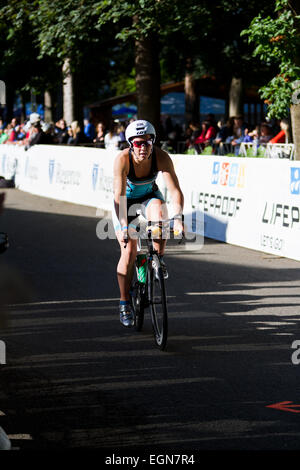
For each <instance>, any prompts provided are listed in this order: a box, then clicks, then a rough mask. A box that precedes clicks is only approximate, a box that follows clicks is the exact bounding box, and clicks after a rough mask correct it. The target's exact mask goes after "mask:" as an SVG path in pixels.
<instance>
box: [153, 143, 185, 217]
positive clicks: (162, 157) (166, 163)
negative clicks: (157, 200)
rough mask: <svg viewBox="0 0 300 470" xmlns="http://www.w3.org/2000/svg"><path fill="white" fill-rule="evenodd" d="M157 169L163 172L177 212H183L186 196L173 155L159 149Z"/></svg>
mask: <svg viewBox="0 0 300 470" xmlns="http://www.w3.org/2000/svg"><path fill="white" fill-rule="evenodd" d="M157 169H158V170H159V171H161V172H162V174H163V178H164V180H165V183H166V186H167V189H168V191H169V193H170V196H171V199H172V205H173V209H174V213H175V214H182V213H183V206H184V197H183V193H182V191H181V189H180V185H179V181H178V178H177V175H176V173H175V170H174V165H173V162H172V159H171V157H170V156H169V155H168V154H167V152H165V151H164V150H161V149H157Z"/></svg>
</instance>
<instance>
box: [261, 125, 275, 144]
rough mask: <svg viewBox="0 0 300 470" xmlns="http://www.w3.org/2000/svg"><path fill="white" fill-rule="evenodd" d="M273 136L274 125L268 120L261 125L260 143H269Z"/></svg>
mask: <svg viewBox="0 0 300 470" xmlns="http://www.w3.org/2000/svg"><path fill="white" fill-rule="evenodd" d="M272 137H273V133H272V127H271V125H270V124H268V123H267V122H263V123H262V124H261V125H260V136H259V144H267V143H268V142H269V141H270V140H271V139H272Z"/></svg>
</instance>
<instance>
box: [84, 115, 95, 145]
mask: <svg viewBox="0 0 300 470" xmlns="http://www.w3.org/2000/svg"><path fill="white" fill-rule="evenodd" d="M83 132H84V134H85V136H86V137H87V138H88V140H89V142H91V143H92V142H93V140H94V138H95V136H96V130H95V126H94V124H93V122H92V119H85V120H84V130H83Z"/></svg>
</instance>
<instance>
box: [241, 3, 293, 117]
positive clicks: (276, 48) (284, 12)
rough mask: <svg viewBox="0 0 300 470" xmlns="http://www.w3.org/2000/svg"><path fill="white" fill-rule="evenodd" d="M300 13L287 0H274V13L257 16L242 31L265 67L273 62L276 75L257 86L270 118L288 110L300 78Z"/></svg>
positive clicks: (283, 113)
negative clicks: (295, 85)
mask: <svg viewBox="0 0 300 470" xmlns="http://www.w3.org/2000/svg"><path fill="white" fill-rule="evenodd" d="M299 19H300V17H299V15H298V14H297V13H296V12H295V10H294V9H293V8H292V7H291V4H290V2H289V0H275V8H274V14H273V15H268V16H266V17H264V16H262V15H261V14H259V15H257V16H256V17H255V18H254V19H253V20H252V21H251V24H250V26H249V27H248V28H247V29H245V30H244V31H243V32H242V35H244V36H248V41H249V43H253V44H254V45H255V49H254V51H253V55H254V56H255V57H258V58H259V59H260V60H261V61H262V62H263V63H265V64H266V65H267V66H271V65H272V64H275V65H276V67H277V72H278V73H277V74H276V76H274V77H273V78H272V79H271V81H270V82H269V83H268V84H267V85H265V86H263V87H262V88H261V89H260V93H261V96H262V98H263V99H265V102H266V103H267V104H268V115H269V117H274V118H281V117H285V116H286V115H287V113H288V108H289V107H290V106H291V103H292V96H293V93H294V87H293V84H294V82H295V81H296V80H297V79H299V77H300V66H299V50H300V28H299Z"/></svg>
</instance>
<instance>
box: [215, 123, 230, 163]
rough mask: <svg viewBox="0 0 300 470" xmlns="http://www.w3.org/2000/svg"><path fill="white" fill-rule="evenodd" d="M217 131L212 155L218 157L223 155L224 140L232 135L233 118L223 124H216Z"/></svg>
mask: <svg viewBox="0 0 300 470" xmlns="http://www.w3.org/2000/svg"><path fill="white" fill-rule="evenodd" d="M218 127H219V131H218V132H217V135H216V138H215V139H214V140H213V153H214V154H215V153H217V154H219V155H223V154H224V149H223V144H224V143H225V142H226V139H227V138H228V137H230V136H232V135H233V118H229V119H228V120H227V122H226V124H224V121H222V120H221V121H220V122H219V123H218Z"/></svg>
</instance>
